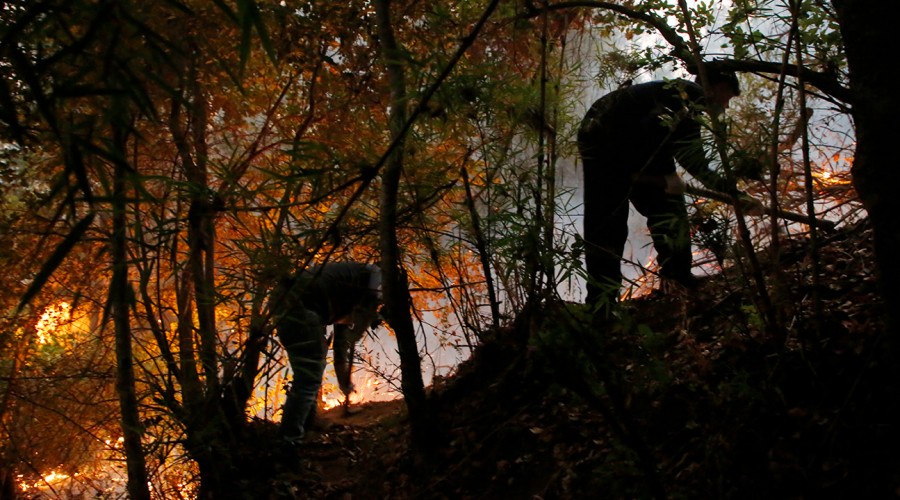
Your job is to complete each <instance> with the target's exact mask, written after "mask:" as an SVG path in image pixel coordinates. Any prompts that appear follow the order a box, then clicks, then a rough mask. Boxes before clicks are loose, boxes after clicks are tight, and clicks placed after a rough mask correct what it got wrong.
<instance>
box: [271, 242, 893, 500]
mask: <svg viewBox="0 0 900 500" xmlns="http://www.w3.org/2000/svg"><path fill="white" fill-rule="evenodd" d="M870 239H871V235H870V234H869V232H868V229H867V228H866V227H865V226H859V227H855V228H851V229H848V230H845V231H843V232H841V233H838V234H834V235H828V237H827V238H826V239H825V242H824V244H823V245H822V248H820V249H818V250H817V251H816V252H815V255H817V256H818V258H819V264H820V266H821V269H822V280H821V283H820V286H819V287H818V288H816V287H814V280H812V278H811V269H812V263H813V261H812V260H811V258H810V255H811V252H810V249H809V248H808V242H807V241H806V240H799V241H792V242H786V244H785V245H784V246H783V248H782V251H781V253H780V257H779V258H778V259H777V260H774V259H771V260H770V262H768V263H767V264H766V266H767V279H768V280H769V282H770V283H782V284H783V285H781V286H780V287H776V286H774V285H770V289H773V290H780V291H779V293H778V295H773V297H772V299H771V300H772V301H773V303H775V304H776V306H777V314H778V318H779V324H780V325H781V327H780V328H778V329H776V330H775V331H767V329H766V328H765V323H764V321H763V318H764V317H765V315H764V314H763V313H761V312H760V309H759V306H758V304H759V303H760V302H759V300H758V298H757V299H756V300H754V298H753V297H752V296H751V295H750V294H749V293H748V292H747V289H748V286H747V283H746V282H744V281H743V280H742V278H741V277H740V276H739V275H737V274H736V273H725V274H724V275H722V276H717V277H714V278H710V279H709V280H707V281H706V282H705V283H704V284H703V285H702V287H701V288H700V289H699V290H696V291H692V292H691V293H689V294H688V293H684V292H683V291H670V292H669V293H656V294H653V295H652V296H650V297H647V298H645V299H641V300H636V301H631V302H628V303H626V304H623V307H622V308H621V310H620V311H618V312H617V313H616V315H615V317H614V318H613V319H610V320H607V321H598V320H596V319H595V318H593V317H592V316H591V315H588V314H587V313H586V311H584V309H583V307H582V306H581V305H577V304H551V305H549V306H545V307H542V308H541V309H540V310H532V311H523V312H522V314H521V315H520V317H519V318H518V319H517V321H516V323H515V325H513V326H512V327H510V328H507V329H504V330H502V331H500V332H494V333H493V334H491V335H490V336H487V337H485V338H484V339H482V345H481V346H480V347H479V349H478V350H477V351H476V353H475V355H474V356H473V357H472V358H471V359H470V360H468V361H467V362H466V363H464V364H463V365H462V366H461V367H460V369H459V370H458V373H457V374H456V375H455V376H454V377H450V378H448V379H446V380H444V381H443V382H442V383H441V384H440V385H439V386H438V387H435V388H433V389H432V391H431V393H430V400H431V402H432V404H433V407H434V408H435V411H436V415H437V417H436V420H435V424H436V428H437V429H439V430H440V435H439V436H436V438H437V441H438V442H440V443H441V445H440V446H436V447H435V448H434V449H433V450H432V453H431V454H430V456H429V458H428V460H421V459H417V458H416V455H415V454H414V453H412V452H410V450H409V449H408V442H407V436H408V433H407V429H406V419H405V407H404V406H403V404H402V402H390V403H372V404H366V405H359V406H357V407H355V408H354V410H355V413H354V414H352V415H350V416H347V415H344V414H343V410H342V409H340V408H338V409H335V410H332V411H330V412H326V413H325V414H324V415H322V418H321V420H320V421H321V423H322V424H323V425H322V428H320V429H319V430H317V431H316V432H314V433H312V434H311V435H310V436H309V439H308V440H307V441H306V442H305V443H303V444H302V445H300V446H299V447H297V448H296V449H292V450H289V451H283V450H281V449H280V448H279V447H277V446H274V445H273V446H268V445H266V443H267V441H266V440H265V439H262V440H261V443H262V444H263V446H264V447H267V449H269V450H270V451H269V452H267V454H264V457H263V458H261V459H260V460H259V462H258V463H259V466H260V469H261V471H260V474H259V475H258V476H257V480H258V483H257V484H256V487H257V488H258V490H257V491H258V493H259V495H260V496H258V497H257V498H341V499H350V498H398V499H400V498H454V499H456V498H504V499H505V498H891V497H895V496H896V495H897V493H898V491H900V490H898V489H897V488H898V486H900V474H898V471H900V467H898V463H900V460H898V458H897V454H896V453H894V450H895V449H896V446H897V444H898V432H897V421H898V416H900V412H898V408H897V406H898V404H897V402H898V399H900V398H898V397H897V395H898V394H900V392H898V390H897V387H896V386H897V381H898V378H897V377H896V376H895V375H896V366H895V365H896V363H893V362H891V361H890V360H889V359H888V360H885V359H884V356H883V354H884V353H885V350H884V349H883V347H884V344H883V342H884V340H885V338H884V335H883V325H882V323H881V318H880V315H879V302H878V298H877V294H876V293H875V284H874V258H873V256H872V252H871V248H869V247H868V246H867V244H865V243H864V242H867V241H870ZM776 271H778V274H776ZM769 330H771V329H769ZM773 337H774V338H773ZM264 434H265V435H266V436H268V435H270V433H269V432H265V433H264ZM279 450H281V451H279Z"/></svg>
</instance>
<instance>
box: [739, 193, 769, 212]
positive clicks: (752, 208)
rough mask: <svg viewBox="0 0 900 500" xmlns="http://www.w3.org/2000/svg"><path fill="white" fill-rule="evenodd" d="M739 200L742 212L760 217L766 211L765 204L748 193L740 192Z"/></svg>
mask: <svg viewBox="0 0 900 500" xmlns="http://www.w3.org/2000/svg"><path fill="white" fill-rule="evenodd" d="M737 202H738V203H739V204H740V207H741V212H743V213H744V214H745V215H750V216H753V217H758V216H760V215H764V214H765V213H766V207H765V206H763V204H762V202H761V201H759V200H757V199H756V198H754V197H752V196H750V195H748V194H745V193H741V194H739V195H738V197H737Z"/></svg>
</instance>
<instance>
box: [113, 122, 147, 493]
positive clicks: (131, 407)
mask: <svg viewBox="0 0 900 500" xmlns="http://www.w3.org/2000/svg"><path fill="white" fill-rule="evenodd" d="M125 127H126V124H125V123H120V124H117V125H116V126H114V130H113V135H114V136H115V137H114V147H115V148H116V150H117V151H116V153H118V154H116V157H117V158H118V160H117V161H116V162H115V164H114V166H113V170H114V172H113V196H112V212H113V216H112V218H113V233H112V238H111V242H110V246H111V247H112V283H111V284H110V304H111V306H112V318H113V323H114V325H115V335H116V392H117V393H118V395H119V406H120V408H121V413H122V415H121V416H122V436H123V437H124V447H125V462H126V468H127V471H128V495H129V497H131V498H133V499H135V500H143V499H147V500H149V498H150V490H149V488H148V486H147V467H146V464H145V461H144V452H143V449H142V447H141V435H142V434H143V432H142V426H141V418H140V413H139V411H138V402H137V396H136V394H135V386H134V361H133V357H132V351H131V323H130V319H129V305H130V304H131V302H132V299H133V297H134V290H133V289H132V288H131V286H130V285H129V283H128V254H127V246H126V245H127V237H126V227H125V224H126V218H125V208H126V197H127V196H126V194H127V193H126V176H127V175H128V173H129V171H130V170H131V169H130V168H129V166H128V165H127V164H125V135H126V132H125V130H126V128H125Z"/></svg>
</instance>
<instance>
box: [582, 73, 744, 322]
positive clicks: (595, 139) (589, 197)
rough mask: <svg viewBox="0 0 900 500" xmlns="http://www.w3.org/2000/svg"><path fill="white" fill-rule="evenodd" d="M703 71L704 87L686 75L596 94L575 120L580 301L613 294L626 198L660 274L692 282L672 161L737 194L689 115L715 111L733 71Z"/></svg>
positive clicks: (732, 84)
mask: <svg viewBox="0 0 900 500" xmlns="http://www.w3.org/2000/svg"><path fill="white" fill-rule="evenodd" d="M708 76H709V83H710V88H709V89H708V92H707V93H706V94H704V91H703V87H701V86H700V85H699V84H697V83H695V82H690V81H686V80H667V81H653V82H648V83H642V84H637V85H631V86H628V87H624V88H621V89H618V90H616V91H613V92H611V93H609V94H607V95H606V96H604V97H602V98H600V99H599V100H598V101H596V102H595V103H594V104H593V105H592V106H591V108H590V110H588V112H587V114H586V115H585V117H584V119H583V120H582V122H581V126H580V127H579V130H578V149H579V153H580V155H581V159H582V163H583V167H584V242H585V245H586V247H585V263H586V266H587V274H588V283H587V303H588V304H591V305H596V304H598V301H599V300H600V299H601V298H605V299H606V300H607V301H615V300H616V299H617V296H618V291H619V287H620V285H621V281H622V271H621V260H622V254H623V252H624V249H625V242H626V241H627V239H628V202H629V201H631V203H632V204H633V205H634V207H635V208H636V209H637V211H638V212H640V213H641V214H642V215H644V216H645V217H647V226H648V228H649V229H650V234H651V237H652V239H653V246H654V247H655V248H656V252H657V254H658V261H659V263H660V275H661V277H662V278H663V280H669V281H674V282H677V283H680V284H682V285H685V286H688V287H691V286H693V285H695V280H696V278H694V276H693V275H692V273H691V267H692V259H691V242H690V236H689V230H690V227H689V223H688V217H687V208H686V206H685V200H684V188H685V186H684V183H683V181H682V180H681V178H680V177H679V176H678V174H677V173H676V171H675V162H678V164H679V165H680V166H681V167H682V168H684V169H685V170H686V171H687V172H689V173H690V174H691V175H692V176H693V177H694V178H695V179H697V180H698V181H700V182H701V183H702V184H703V185H704V186H706V187H707V188H710V189H714V190H716V191H721V192H724V193H729V194H733V195H738V194H739V193H738V192H737V191H736V189H735V188H734V186H732V185H729V184H728V183H727V182H726V181H725V179H724V178H723V177H721V176H719V175H717V174H716V173H715V172H714V171H713V170H712V169H710V166H709V162H708V160H707V158H706V155H705V152H704V148H703V146H702V144H701V128H700V123H699V122H698V121H697V119H696V118H697V117H698V115H699V113H700V110H701V109H705V110H707V111H708V112H712V113H719V112H721V111H722V110H724V108H727V107H728V103H729V101H730V100H731V99H732V98H733V97H735V96H737V95H739V94H740V87H739V85H738V81H737V78H736V77H735V75H734V73H712V72H711V73H710V74H709V75H708ZM743 200H744V203H751V204H752V202H755V200H752V199H749V200H752V202H750V201H748V199H747V198H746V197H743ZM757 203H758V202H757ZM754 210H756V208H755V205H754Z"/></svg>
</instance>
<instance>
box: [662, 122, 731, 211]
mask: <svg viewBox="0 0 900 500" xmlns="http://www.w3.org/2000/svg"><path fill="white" fill-rule="evenodd" d="M674 135H675V137H674V140H673V144H672V147H673V156H674V157H675V160H676V161H677V162H678V164H679V165H681V167H682V168H684V169H685V170H686V171H687V172H688V173H690V174H691V175H692V176H693V177H694V178H695V179H697V180H698V181H699V182H700V183H701V184H703V185H704V186H706V187H707V188H709V189H712V190H715V191H719V192H722V193H727V194H730V195H732V196H736V195H737V194H738V191H737V188H736V187H735V186H733V185H731V184H730V183H729V182H728V181H727V180H726V179H725V178H724V177H722V176H721V175H719V174H718V173H716V172H715V171H714V170H713V169H712V168H711V167H710V165H709V160H708V159H707V157H706V151H705V149H704V148H703V140H702V138H701V135H700V124H699V123H698V122H697V120H696V119H693V118H690V117H686V118H684V119H682V122H681V123H679V125H678V128H677V130H676V133H675V134H674Z"/></svg>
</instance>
